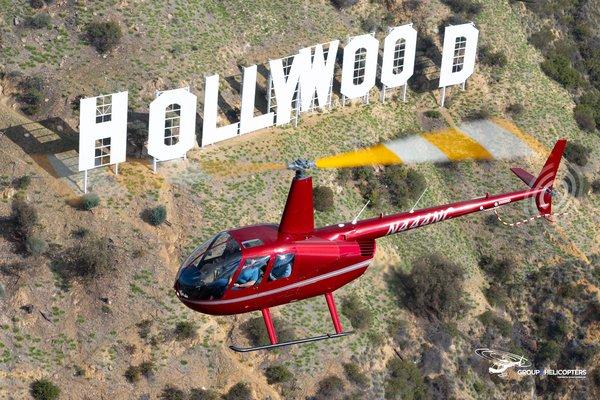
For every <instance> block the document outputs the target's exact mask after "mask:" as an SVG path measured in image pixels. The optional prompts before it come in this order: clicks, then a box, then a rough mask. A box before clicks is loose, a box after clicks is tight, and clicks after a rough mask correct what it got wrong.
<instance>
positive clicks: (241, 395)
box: [223, 382, 252, 400]
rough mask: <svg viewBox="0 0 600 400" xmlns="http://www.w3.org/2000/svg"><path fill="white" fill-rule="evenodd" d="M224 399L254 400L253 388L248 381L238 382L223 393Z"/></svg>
mask: <svg viewBox="0 0 600 400" xmlns="http://www.w3.org/2000/svg"><path fill="white" fill-rule="evenodd" d="M223 400H252V389H251V388H250V385H249V384H247V383H246V382H238V383H236V384H235V385H233V386H232V387H231V388H230V389H229V391H228V392H227V393H225V394H224V395H223Z"/></svg>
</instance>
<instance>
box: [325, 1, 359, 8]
mask: <svg viewBox="0 0 600 400" xmlns="http://www.w3.org/2000/svg"><path fill="white" fill-rule="evenodd" d="M331 3H333V5H334V6H336V7H337V8H338V9H342V8H348V7H352V6H353V5H355V4H356V3H358V0H331Z"/></svg>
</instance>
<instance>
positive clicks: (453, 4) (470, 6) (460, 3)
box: [442, 0, 483, 16]
mask: <svg viewBox="0 0 600 400" xmlns="http://www.w3.org/2000/svg"><path fill="white" fill-rule="evenodd" d="M442 3H444V4H446V5H447V6H448V7H449V8H450V9H451V10H452V11H453V12H455V13H462V14H466V15H468V16H475V15H477V14H479V13H480V12H481V10H482V8H483V7H482V5H481V4H479V3H476V2H474V1H472V0H442Z"/></svg>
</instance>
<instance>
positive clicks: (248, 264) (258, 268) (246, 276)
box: [233, 256, 271, 288]
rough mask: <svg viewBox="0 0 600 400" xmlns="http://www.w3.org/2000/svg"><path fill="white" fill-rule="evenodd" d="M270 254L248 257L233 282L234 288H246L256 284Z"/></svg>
mask: <svg viewBox="0 0 600 400" xmlns="http://www.w3.org/2000/svg"><path fill="white" fill-rule="evenodd" d="M270 258H271V257H270V256H264V257H256V258H248V259H246V261H245V262H244V266H243V267H242V272H240V275H239V276H238V278H237V281H236V282H235V283H234V284H233V287H234V288H246V287H250V286H254V285H258V284H259V283H260V281H261V279H262V277H263V275H264V273H265V269H266V268H267V264H268V263H269V259H270Z"/></svg>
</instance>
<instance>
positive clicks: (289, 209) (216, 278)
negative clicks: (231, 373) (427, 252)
mask: <svg viewBox="0 0 600 400" xmlns="http://www.w3.org/2000/svg"><path fill="white" fill-rule="evenodd" d="M565 146H566V140H564V139H560V140H558V142H557V143H556V144H555V146H554V149H553V150H552V152H551V153H550V156H549V157H548V160H547V161H546V164H545V165H544V167H543V168H542V171H541V172H540V174H539V175H538V177H534V176H533V175H531V174H530V173H528V172H526V171H524V170H523V169H521V168H512V169H511V170H512V171H513V172H514V173H515V174H516V175H517V176H518V177H519V178H520V179H521V180H522V181H523V182H525V183H526V184H527V185H528V186H529V189H526V190H520V191H516V192H510V193H503V194H499V195H494V196H491V195H490V194H489V193H488V194H486V195H485V196H484V197H481V198H477V199H473V200H466V201H461V202H457V203H451V204H445V205H441V206H437V207H430V208H425V209H421V210H416V211H410V212H403V213H398V214H392V215H388V216H384V215H383V214H381V215H380V216H379V217H376V218H370V219H365V220H361V221H357V219H356V218H355V219H354V220H353V221H351V222H346V223H340V224H337V225H331V226H326V227H323V228H315V226H314V211H313V194H312V178H311V177H310V176H306V173H305V171H306V170H307V169H309V168H311V167H314V164H313V163H311V162H308V161H306V160H297V161H295V162H294V163H292V164H290V165H289V166H288V168H289V169H291V170H294V171H295V172H296V175H295V177H294V178H293V180H292V185H291V188H290V191H289V194H288V198H287V202H286V205H285V209H284V211H283V215H282V217H281V222H280V223H279V225H275V224H262V225H253V226H248V227H244V228H239V229H232V230H229V231H224V232H221V233H219V234H217V235H215V236H214V237H213V238H211V239H209V240H208V241H206V242H205V243H203V244H202V245H200V246H199V247H198V248H196V249H195V250H194V252H193V253H192V254H191V255H190V256H189V258H188V259H187V260H186V261H185V262H184V263H183V265H182V266H181V268H180V270H179V272H178V274H177V278H176V281H175V286H174V287H175V291H176V293H177V297H178V298H179V299H180V300H181V301H182V302H183V304H185V305H186V306H187V307H189V308H191V309H192V310H195V311H199V312H201V313H205V314H211V315H231V314H240V313H246V312H250V311H256V310H261V312H262V316H263V318H264V321H265V325H266V328H267V332H268V335H269V340H270V342H271V343H270V344H268V345H263V346H256V347H248V348H242V347H238V346H234V345H232V346H230V348H231V349H232V350H235V351H239V352H248V351H253V350H261V349H272V348H276V347H282V346H288V345H292V344H299V343H306V342H314V341H318V340H324V339H331V338H336V337H341V336H345V335H348V334H350V333H352V332H348V331H346V332H345V331H344V330H343V329H342V325H341V323H340V319H339V316H338V313H337V310H336V306H335V302H334V299H333V292H334V291H335V290H337V289H339V288H340V287H342V286H344V285H346V284H348V283H349V282H351V281H353V280H354V279H356V278H358V277H359V276H361V275H362V274H363V273H364V272H365V271H366V269H367V267H368V266H369V264H370V263H371V261H372V260H373V256H374V254H375V239H377V238H380V237H383V236H387V235H391V234H395V233H400V232H404V231H407V230H409V229H414V228H419V227H422V226H426V225H430V224H432V223H435V222H440V221H445V220H449V219H452V218H456V217H460V216H463V215H467V214H470V213H474V212H477V211H484V210H490V209H494V208H496V207H499V206H503V205H506V204H510V203H513V202H516V201H520V200H524V199H527V198H531V197H533V198H535V203H536V206H537V208H538V210H539V212H540V214H541V215H543V216H544V217H546V219H548V220H551V215H552V214H551V213H552V196H553V194H554V193H553V184H554V180H555V177H556V173H557V171H558V167H559V164H560V161H561V158H562V155H563V152H564V150H565ZM319 295H324V296H325V300H326V302H327V306H328V307H329V312H330V314H331V318H332V320H333V327H334V330H335V334H325V335H322V336H315V337H309V338H304V339H299V340H293V341H288V342H279V341H278V339H277V334H276V331H275V327H274V325H273V321H272V319H271V314H270V312H269V309H270V308H271V307H275V306H279V305H282V304H287V303H291V302H294V301H298V300H303V299H307V298H310V297H314V296H319Z"/></svg>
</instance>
